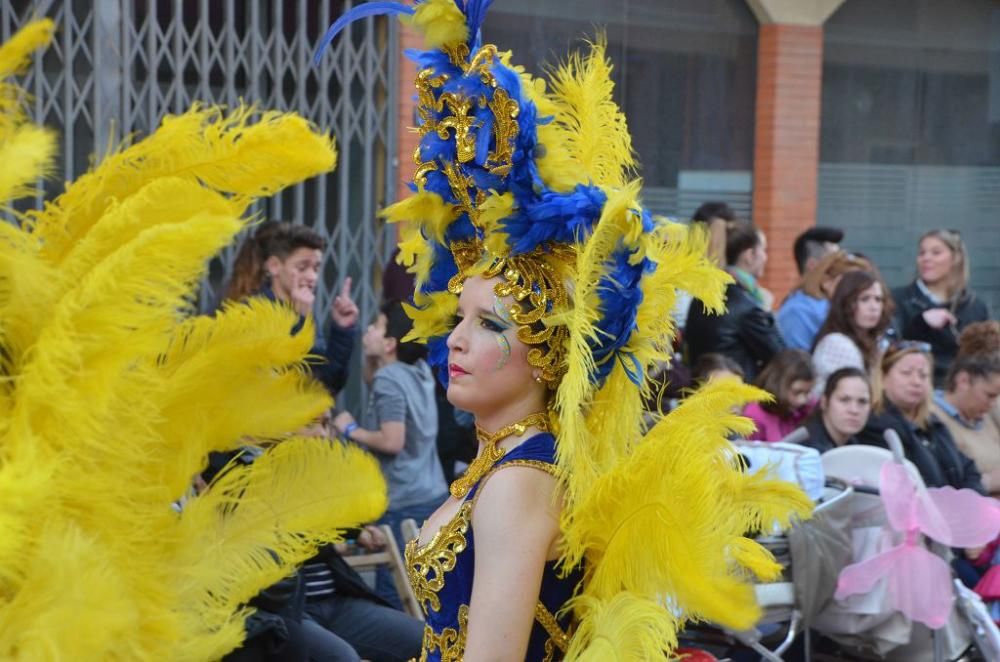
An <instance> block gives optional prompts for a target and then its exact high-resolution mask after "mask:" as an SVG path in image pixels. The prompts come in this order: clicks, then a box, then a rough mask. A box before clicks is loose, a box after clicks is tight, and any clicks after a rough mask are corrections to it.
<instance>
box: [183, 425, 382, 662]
mask: <svg viewBox="0 0 1000 662" xmlns="http://www.w3.org/2000/svg"><path fill="white" fill-rule="evenodd" d="M331 477H335V479H333V480H331ZM386 505H387V500H386V491H385V482H384V480H383V479H382V474H381V470H380V469H379V466H378V463H377V462H376V461H375V459H374V458H373V457H371V456H370V455H368V454H367V453H365V452H364V451H362V450H360V449H358V448H355V447H345V446H342V445H340V444H331V443H330V442H327V441H324V440H319V439H292V440H289V441H284V442H281V443H280V444H278V445H277V446H275V447H273V448H271V449H269V450H268V451H267V452H266V453H265V454H264V455H262V456H261V457H260V458H258V459H257V460H256V461H255V462H254V463H253V464H252V465H250V466H249V467H247V468H242V469H240V468H237V469H233V470H231V471H229V472H228V473H226V474H224V475H223V476H222V477H221V478H220V479H219V480H218V481H217V482H216V483H215V484H213V485H212V486H211V489H210V490H209V491H208V492H207V493H205V494H203V495H201V496H200V497H198V498H197V499H195V500H193V501H192V502H191V503H190V504H189V505H188V506H187V507H186V508H185V510H184V512H183V514H182V516H181V522H180V532H181V539H182V540H184V541H185V542H184V544H183V546H181V547H180V548H179V549H178V550H177V555H176V562H177V563H178V564H179V568H180V572H178V573H177V581H178V586H177V595H176V600H177V602H176V604H177V605H178V606H179V607H180V610H181V622H182V624H183V626H184V628H183V631H184V632H185V635H193V637H192V639H190V640H188V641H182V642H179V645H178V649H177V654H178V657H177V658H176V659H191V660H194V659H216V658H218V657H219V656H221V655H222V654H224V653H226V652H227V651H228V650H231V649H232V648H233V647H234V645H235V644H237V643H238V640H236V641H234V640H233V632H232V631H229V632H223V633H215V632H213V631H212V628H211V624H215V623H218V622H219V621H220V619H224V618H226V617H227V616H228V615H230V614H232V613H233V612H234V611H235V610H236V608H237V607H238V606H239V605H241V604H243V603H245V602H246V601H247V600H248V599H249V598H251V597H252V596H253V595H254V594H256V592H257V591H258V590H259V588H260V582H261V581H262V580H263V581H264V582H268V583H270V582H274V581H277V580H279V579H281V578H282V577H284V576H286V575H288V574H289V573H290V572H291V571H292V570H293V569H294V568H295V567H296V566H297V565H298V564H300V563H301V562H303V561H305V560H306V559H308V558H309V557H310V556H311V555H312V554H314V553H315V548H316V545H317V544H320V543H328V542H334V541H336V540H338V539H340V537H341V531H342V530H343V529H345V528H347V527H350V526H353V525H354V524H355V523H357V522H366V521H373V520H375V519H376V518H378V516H379V515H381V514H382V512H383V511H384V510H385V507H386ZM263 532H271V533H270V535H265V536H262V535H261V534H262V533H263ZM239 631H240V629H239V628H237V629H236V633H239ZM199 638H200V640H199ZM189 642H197V643H198V646H197V647H189V646H188V643H189ZM209 650H210V651H211V654H209V652H208V651H209Z"/></svg>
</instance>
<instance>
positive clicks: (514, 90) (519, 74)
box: [324, 0, 809, 659]
mask: <svg viewBox="0 0 1000 662" xmlns="http://www.w3.org/2000/svg"><path fill="white" fill-rule="evenodd" d="M489 4H490V2H489V1H488V0H480V1H476V0H466V1H464V2H463V1H462V0H425V1H423V2H418V3H417V4H416V5H415V6H414V7H409V6H406V5H399V4H396V3H369V4H366V5H362V6H360V7H359V8H358V9H356V10H354V11H353V12H350V13H348V14H347V15H345V16H344V17H342V18H341V19H340V20H339V21H338V22H337V23H335V24H334V25H333V26H332V27H331V29H330V30H329V31H328V33H327V35H326V39H325V42H324V45H325V44H326V43H329V40H331V39H332V38H333V37H334V36H335V35H336V33H337V32H338V31H339V30H340V29H341V28H342V27H343V26H344V25H346V24H347V23H348V22H350V21H351V20H354V19H355V18H357V17H359V16H362V15H371V14H375V13H383V14H384V13H399V14H405V15H406V17H405V18H404V20H406V21H409V22H411V23H412V24H414V25H415V26H417V27H418V28H419V29H420V30H421V31H422V32H423V34H424V38H425V46H426V50H424V51H419V52H413V53H410V56H411V57H412V59H414V60H415V61H416V62H417V65H418V68H419V71H418V74H417V78H416V91H417V109H418V113H419V125H418V127H417V131H418V132H419V134H420V145H419V147H418V148H417V150H416V152H415V154H414V161H415V166H416V170H415V173H414V178H413V184H412V189H413V195H411V196H410V197H408V198H407V199H405V200H403V201H401V202H399V203H397V204H395V205H393V206H391V207H389V208H388V209H386V210H385V212H384V215H385V216H386V218H388V219H389V220H390V221H393V222H401V223H403V224H404V229H403V232H402V241H401V242H400V246H401V259H402V261H403V262H404V264H407V265H409V266H410V268H411V271H412V272H413V273H414V274H415V276H416V292H415V294H414V297H413V306H412V307H411V308H410V309H409V312H410V314H411V316H412V317H413V320H414V329H413V332H412V334H411V337H412V338H417V339H420V340H423V341H426V342H427V343H428V345H429V356H430V361H431V363H432V364H433V365H434V366H435V367H436V368H437V370H438V374H439V375H441V376H442V378H446V375H445V371H444V367H445V364H446V362H447V349H446V347H445V340H446V338H447V335H448V333H449V332H450V329H451V327H450V325H451V323H452V320H453V317H454V314H455V311H456V308H457V298H458V297H457V295H458V293H459V292H460V291H461V288H462V283H463V281H464V279H466V278H468V277H470V276H474V275H481V276H484V277H487V278H492V277H498V278H499V280H500V282H499V283H498V284H497V285H496V288H495V293H496V294H497V296H505V295H511V296H513V298H514V300H515V302H516V303H515V304H514V306H513V309H512V310H511V314H512V318H513V319H514V320H515V322H517V323H518V325H519V328H518V336H519V338H520V339H521V340H522V341H524V342H525V343H526V344H528V345H529V346H532V349H531V350H530V353H529V357H528V360H529V362H530V363H531V364H532V365H534V366H535V367H537V368H539V369H540V370H541V373H542V376H543V378H544V380H545V382H546V383H547V384H548V385H549V387H550V388H551V389H552V391H553V395H554V397H553V399H552V408H553V417H554V418H555V419H556V421H555V422H556V426H555V427H556V430H557V453H558V462H559V466H560V470H561V482H562V485H563V487H564V488H565V491H566V499H565V502H564V503H565V505H564V508H563V510H562V530H563V537H564V541H565V545H564V548H563V556H562V561H563V563H564V567H567V568H569V567H575V566H576V565H577V564H579V563H580V562H581V561H583V560H584V559H586V567H587V577H586V581H585V585H584V587H583V589H582V591H581V593H580V594H579V595H578V596H577V597H576V598H575V599H574V601H573V608H574V610H575V615H576V618H577V620H578V623H579V626H578V629H577V634H576V636H575V637H574V639H573V642H572V644H571V646H570V649H569V651H568V659H578V658H584V657H589V656H593V659H652V658H654V657H657V656H660V657H662V655H663V651H665V650H666V651H669V650H672V648H673V647H674V646H676V631H677V629H678V628H680V627H681V626H682V625H683V623H684V622H685V621H686V620H689V619H692V618H707V619H711V620H714V621H717V622H721V623H725V624H727V625H731V626H733V627H737V628H746V627H748V626H750V625H751V624H752V623H753V622H754V620H755V618H756V616H757V613H758V612H757V609H756V607H755V605H754V603H753V597H752V592H751V589H750V587H749V586H748V585H747V584H746V583H745V582H744V577H743V575H744V571H745V569H747V568H749V569H751V570H753V571H755V572H757V573H759V574H762V575H765V576H773V575H774V574H775V573H776V572H777V570H778V568H777V566H776V564H775V563H774V562H773V559H771V558H770V556H769V555H768V554H767V552H766V551H764V550H763V549H762V548H760V547H759V546H757V545H756V543H754V542H752V541H750V540H748V539H747V538H744V537H743V533H744V532H745V531H748V530H752V529H753V527H754V526H755V525H759V524H760V523H761V522H768V523H770V522H772V521H775V520H779V521H783V522H787V521H788V518H789V516H790V514H791V512H792V511H797V512H807V511H808V508H809V506H808V501H807V500H806V499H805V497H804V496H803V495H801V493H800V492H798V491H797V490H795V489H793V488H791V487H786V486H783V485H780V484H777V483H773V482H770V481H767V480H766V479H762V478H760V477H749V476H746V475H744V474H742V473H740V472H739V471H738V469H737V468H736V463H735V462H734V461H733V454H732V449H731V446H729V444H728V442H727V441H726V438H727V435H728V434H729V433H730V432H731V431H732V430H737V431H741V432H749V431H750V430H752V424H750V423H749V422H748V421H747V420H746V419H743V418H741V417H739V416H736V415H734V414H732V407H733V405H734V404H735V403H739V402H741V401H745V400H747V399H751V398H755V397H757V396H758V395H759V393H758V392H756V391H755V390H754V389H752V388H751V387H747V386H744V385H742V384H738V383H735V382H729V383H722V384H716V385H713V386H711V387H709V388H707V389H703V392H701V393H700V394H698V395H696V396H693V397H692V398H690V399H689V400H688V401H687V402H686V403H685V404H684V405H682V406H681V407H680V408H679V409H677V410H676V411H675V412H673V413H671V414H670V415H668V416H667V417H665V418H664V419H663V420H661V421H660V422H659V423H658V424H657V425H655V426H654V427H652V428H651V429H649V430H646V429H645V428H644V427H643V398H644V396H646V395H648V392H649V389H650V385H649V381H648V380H647V370H648V369H649V368H650V367H651V366H652V365H654V364H657V363H661V362H664V361H666V360H668V359H669V357H670V353H671V341H672V338H673V334H674V325H673V321H672V319H671V317H670V312H671V310H672V309H673V306H674V302H675V292H676V290H677V289H684V290H686V291H688V292H690V293H692V294H694V295H695V296H696V297H698V298H699V299H701V300H702V301H704V302H705V303H706V305H707V306H708V307H709V308H713V309H716V310H721V308H722V306H723V292H724V287H725V284H726V282H727V279H728V277H727V276H726V275H725V274H724V273H723V272H721V271H719V270H717V269H716V268H715V267H714V266H713V265H712V264H711V263H710V262H709V261H708V259H707V258H706V255H705V248H706V238H705V237H704V236H701V235H697V234H690V233H688V231H687V229H686V228H684V227H682V226H679V225H676V224H672V223H668V222H665V221H662V220H656V219H654V218H653V217H652V216H651V215H650V214H649V212H648V211H646V210H645V209H643V207H642V205H641V203H640V200H639V192H640V182H639V180H638V179H636V178H635V176H634V169H635V166H636V164H635V160H634V153H633V151H632V146H631V138H630V136H629V133H628V128H627V125H626V121H625V117H624V115H623V114H622V112H621V111H620V109H619V108H618V106H617V105H616V104H615V102H614V101H613V99H612V90H613V83H612V81H611V77H610V72H611V66H610V63H609V62H608V60H607V59H606V57H605V45H604V41H603V39H597V40H596V41H595V42H594V43H591V44H590V45H589V46H590V48H589V53H587V54H586V55H579V54H578V55H574V56H571V57H570V58H569V59H568V60H567V61H566V62H565V63H564V64H563V65H561V66H559V67H558V68H556V69H555V70H554V71H552V73H551V75H550V76H549V80H548V81H547V82H546V81H543V80H539V79H535V78H533V77H532V76H531V75H529V74H528V73H527V72H525V71H524V70H523V69H522V68H520V67H517V66H515V65H513V64H511V55H510V53H502V52H500V51H499V50H498V49H497V47H496V46H493V45H490V44H482V43H481V40H480V30H479V28H480V25H481V23H482V20H483V17H484V14H485V10H486V8H487V7H488V5H489ZM748 427H749V429H748ZM665 601H666V602H667V603H668V604H669V605H670V606H671V608H669V609H668V608H665V607H664V602H665ZM608 645H612V646H614V647H615V648H616V653H615V654H614V655H609V656H605V655H604V654H603V653H602V651H604V652H606V651H605V649H604V648H603V647H604V646H608ZM622 656H624V657H622Z"/></svg>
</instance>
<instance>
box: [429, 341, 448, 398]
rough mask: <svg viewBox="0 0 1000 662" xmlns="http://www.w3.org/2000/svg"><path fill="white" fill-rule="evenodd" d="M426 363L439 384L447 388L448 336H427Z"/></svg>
mask: <svg viewBox="0 0 1000 662" xmlns="http://www.w3.org/2000/svg"><path fill="white" fill-rule="evenodd" d="M427 364H428V365H429V366H430V367H431V369H432V370H433V371H434V374H435V375H436V376H437V378H438V381H439V382H441V385H442V386H444V387H445V388H448V336H436V337H434V338H428V340H427Z"/></svg>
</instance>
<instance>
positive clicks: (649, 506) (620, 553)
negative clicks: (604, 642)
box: [560, 374, 811, 659]
mask: <svg viewBox="0 0 1000 662" xmlns="http://www.w3.org/2000/svg"><path fill="white" fill-rule="evenodd" d="M613 379H615V375H614V374H613V375H612V380H613ZM612 380H609V386H608V387H606V388H610V389H611V390H612V392H613V393H615V394H616V395H615V397H621V395H622V394H624V393H627V391H626V390H625V388H624V387H622V388H620V389H618V387H616V386H615V385H613V384H612ZM616 389H618V390H616ZM632 391H633V392H635V389H634V387H633V388H632ZM761 395H762V392H761V391H759V390H758V389H755V388H753V387H750V386H747V385H744V384H741V383H740V382H738V381H737V380H719V381H715V382H711V383H710V384H709V385H707V386H706V387H704V388H703V389H701V390H700V391H699V392H697V393H696V394H694V395H692V396H691V397H689V398H688V399H686V400H685V401H684V402H683V403H682V404H681V406H680V407H678V408H677V409H676V410H674V411H673V412H671V413H670V414H668V415H667V416H665V417H664V418H663V419H662V420H661V421H659V422H658V423H657V424H656V425H655V426H653V428H652V429H651V430H649V432H648V433H647V434H646V436H645V437H644V438H642V439H641V440H640V441H638V442H636V443H634V444H633V445H632V446H631V448H629V447H628V446H627V445H622V444H621V443H619V444H616V445H617V446H619V448H620V449H622V452H620V453H619V454H618V455H617V456H616V455H614V454H611V453H606V454H604V455H601V454H598V453H595V452H594V449H589V451H590V455H591V457H594V458H598V461H600V458H602V457H603V458H604V462H605V463H608V462H614V464H613V465H612V466H610V467H601V468H600V469H599V470H598V469H595V468H591V470H592V471H594V475H593V479H592V480H591V482H590V484H589V486H588V489H586V490H585V491H580V490H579V488H578V490H577V491H576V492H574V493H573V494H574V495H575V497H576V499H577V503H576V504H575V507H574V508H573V510H572V511H571V513H570V515H571V516H570V517H569V518H564V521H563V534H564V549H563V557H562V558H563V561H564V563H565V564H566V565H567V566H572V565H574V564H575V563H576V562H578V561H579V560H580V559H581V558H583V557H585V558H586V567H587V568H588V569H589V571H590V574H589V575H588V578H587V582H586V584H585V587H584V590H583V593H582V594H581V597H580V598H579V600H578V601H577V602H574V603H573V608H574V609H575V610H576V613H577V615H578V616H579V617H581V625H583V624H584V623H586V622H587V621H588V620H589V619H590V618H592V617H594V615H593V614H592V613H590V612H589V611H588V604H590V603H588V602H587V600H589V599H593V600H597V601H599V602H601V603H604V602H608V601H610V600H612V599H613V598H615V596H618V595H620V594H621V593H623V592H625V593H629V594H631V595H633V596H636V597H637V598H643V599H646V600H657V599H658V596H670V599H671V604H673V605H674V607H676V608H677V609H679V610H680V611H679V612H678V613H679V614H682V615H683V619H685V620H686V619H708V620H711V621H714V622H717V623H721V624H724V625H727V626H729V627H734V628H746V627H749V626H750V625H752V624H753V623H754V622H755V621H756V619H757V617H758V615H759V609H758V608H757V606H756V604H755V603H754V599H753V592H752V590H751V589H750V587H749V585H748V584H747V583H746V581H747V579H746V575H747V571H748V570H749V571H752V572H755V573H758V574H761V575H764V576H771V575H773V572H774V566H773V562H772V561H771V560H770V559H769V557H768V556H767V554H766V552H763V551H761V550H759V549H758V548H757V547H755V545H754V544H753V543H751V542H749V541H742V540H741V538H742V535H743V534H744V533H745V532H747V531H751V530H754V528H755V527H757V526H759V525H760V524H761V523H762V522H769V521H773V519H784V523H786V524H787V521H788V518H787V516H786V515H787V513H789V512H792V513H798V514H801V515H804V514H807V513H808V512H809V508H810V505H811V504H808V499H807V498H806V497H805V495H803V494H802V493H801V491H800V490H799V489H798V488H797V487H795V486H792V485H790V484H787V483H781V482H780V481H773V480H770V479H768V478H767V477H766V476H747V475H745V474H743V473H741V472H740V470H739V467H738V465H737V463H736V460H735V458H736V454H735V451H734V450H733V448H732V445H731V444H730V443H729V442H728V441H727V438H728V436H729V435H730V434H731V433H732V432H733V431H734V430H745V429H746V427H747V426H748V423H749V422H748V421H747V420H746V419H745V418H744V417H742V416H739V415H738V414H736V413H734V410H735V409H736V408H738V407H739V405H741V404H742V403H743V402H745V401H747V400H748V399H755V398H758V397H760V396H761ZM604 397H605V392H604V390H603V389H602V391H601V392H600V393H599V394H598V395H597V396H595V409H597V410H600V411H602V412H605V416H604V417H603V418H614V419H615V421H621V420H627V419H623V418H619V417H618V415H617V414H618V412H619V411H621V409H620V406H621V403H619V402H618V401H615V402H614V406H615V412H616V415H615V416H614V417H610V416H607V415H606V412H607V411H609V403H607V402H605V401H604V400H603V398H604ZM597 398H602V400H601V403H598V401H597ZM621 415H622V416H626V415H629V416H630V415H633V414H632V413H631V412H625V413H623V414H621ZM588 422H589V423H590V424H591V426H593V425H594V424H595V423H594V422H592V421H588ZM603 425H604V426H605V427H601V428H599V429H597V431H596V432H593V434H594V436H595V438H603V439H607V438H614V437H607V436H604V437H597V435H598V434H601V435H610V434H612V433H613V431H612V430H611V428H610V427H607V424H603ZM625 433H626V436H627V435H628V431H627V430H626V431H625ZM561 440H562V434H561V435H560V441H561ZM579 466H580V465H579V464H577V465H568V466H567V471H566V472H565V473H566V474H570V473H571V472H573V471H576V470H578V468H579ZM585 468H586V467H585ZM572 483H573V481H572V480H571V481H570V484H571V485H572ZM651 530H655V531H657V532H658V534H657V536H656V537H655V538H650V537H649V531H651ZM681 624H682V621H680V620H679V621H677V622H675V623H673V624H668V625H670V627H671V628H672V629H676V627H679V626H680V625H681ZM587 627H593V626H592V625H589V624H588V625H587ZM657 627H660V628H662V627H665V625H664V624H663V623H662V622H661V623H660V624H659V625H658V626H657ZM668 634H669V633H664V632H662V631H659V630H656V628H652V629H651V630H650V631H649V632H648V633H647V634H646V636H645V637H644V638H643V639H642V640H643V641H644V642H645V643H644V644H643V645H644V646H656V645H663V641H664V640H663V639H662V637H664V636H668ZM669 636H673V635H669ZM621 659H643V658H638V657H633V658H621Z"/></svg>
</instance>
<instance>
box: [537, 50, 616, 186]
mask: <svg viewBox="0 0 1000 662" xmlns="http://www.w3.org/2000/svg"><path fill="white" fill-rule="evenodd" d="M606 48H607V38H606V37H605V36H603V35H600V36H598V38H597V40H596V41H595V42H594V43H592V44H590V52H589V53H587V55H586V56H583V55H581V54H580V53H574V54H572V55H571V56H570V57H569V59H568V60H567V61H566V62H565V63H564V64H562V65H561V66H559V67H558V68H557V69H556V70H555V71H554V72H552V74H551V76H550V87H551V89H550V92H549V98H550V99H551V100H552V101H553V102H554V103H555V106H556V108H557V111H556V114H555V121H554V122H553V124H556V125H557V126H559V127H561V128H562V129H563V132H562V134H561V135H553V136H552V137H551V138H549V136H546V137H545V138H546V139H545V141H544V144H547V145H548V144H552V143H554V142H556V141H558V142H559V144H562V145H563V146H564V148H565V149H566V151H567V152H568V156H569V158H570V159H572V161H573V162H575V164H576V168H577V170H576V172H574V173H573V174H572V176H573V177H574V178H575V179H576V181H585V180H586V179H588V178H589V179H590V181H591V182H593V183H594V184H596V185H598V186H604V187H621V186H624V185H625V183H626V181H627V180H628V178H629V175H630V173H631V171H632V170H634V168H635V154H634V152H633V150H632V138H631V136H630V135H629V132H628V124H627V122H626V121H625V115H624V113H622V112H621V110H620V109H619V108H618V104H616V103H615V102H614V99H613V96H612V94H613V91H614V82H613V81H612V80H611V68H612V67H611V62H610V61H609V60H608V58H607V56H606V54H605V50H606ZM540 141H541V135H540ZM542 164H545V165H546V167H545V168H542ZM539 167H540V169H541V171H542V177H543V179H545V180H546V181H548V178H547V177H546V174H551V172H548V173H547V172H546V171H551V170H556V169H558V168H560V167H565V164H564V163H558V164H557V163H556V161H555V159H554V160H553V163H552V164H551V165H550V164H547V163H546V161H545V159H542V160H541V161H540V162H539Z"/></svg>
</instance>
